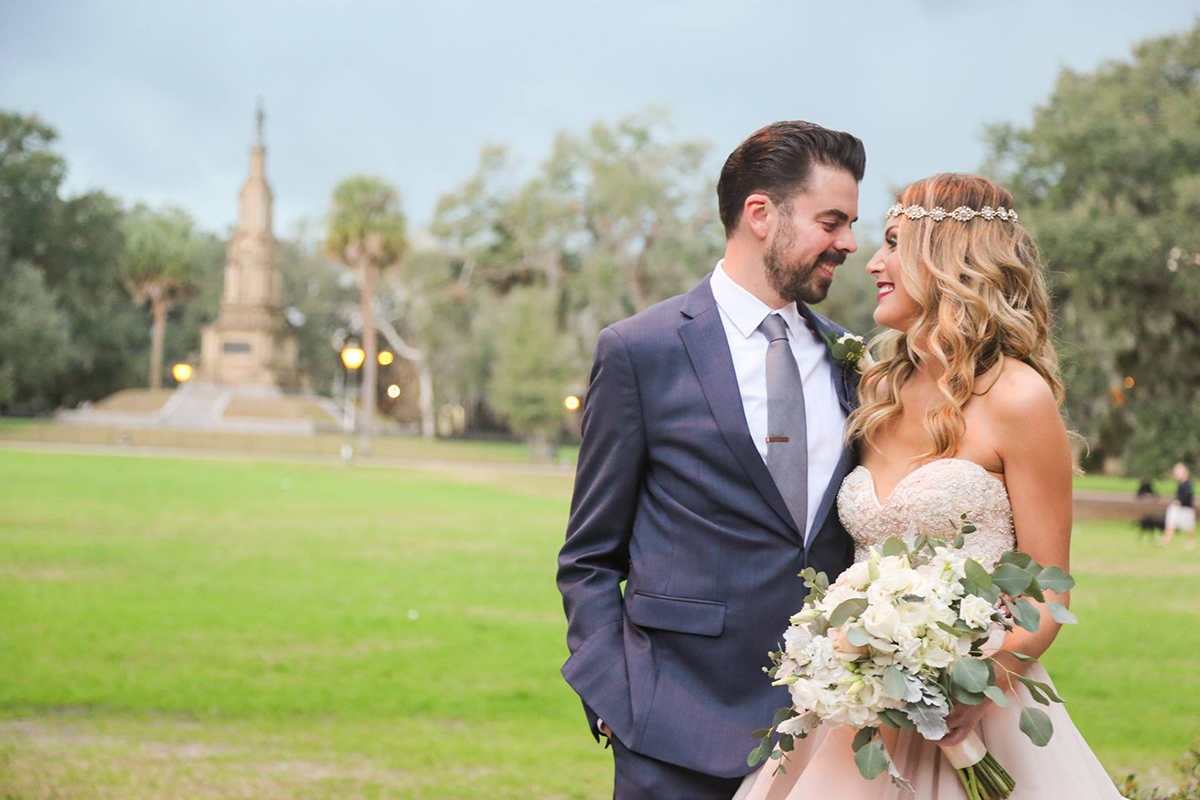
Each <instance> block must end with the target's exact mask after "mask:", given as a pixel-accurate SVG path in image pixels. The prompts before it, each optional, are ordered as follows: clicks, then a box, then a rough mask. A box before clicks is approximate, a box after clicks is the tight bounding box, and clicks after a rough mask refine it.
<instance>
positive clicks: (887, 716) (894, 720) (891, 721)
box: [879, 708, 913, 728]
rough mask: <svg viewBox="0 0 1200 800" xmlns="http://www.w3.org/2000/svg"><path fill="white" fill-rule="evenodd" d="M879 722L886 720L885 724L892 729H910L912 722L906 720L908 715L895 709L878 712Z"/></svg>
mask: <svg viewBox="0 0 1200 800" xmlns="http://www.w3.org/2000/svg"><path fill="white" fill-rule="evenodd" d="M879 717H880V719H881V720H886V722H887V724H888V725H889V726H890V727H892V728H911V727H913V722H912V720H910V719H909V718H908V715H907V714H905V713H904V712H903V711H900V710H898V709H895V708H885V709H883V710H882V711H880V712H879Z"/></svg>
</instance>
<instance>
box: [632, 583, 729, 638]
mask: <svg viewBox="0 0 1200 800" xmlns="http://www.w3.org/2000/svg"><path fill="white" fill-rule="evenodd" d="M625 609H626V612H627V613H628V614H629V619H630V620H631V621H632V622H633V624H635V625H637V626H639V627H642V628H659V629H661V630H665V631H676V632H678V633H694V634H697V635H699V636H720V635H721V631H723V630H724V629H725V604H724V603H717V602H714V601H712V600H693V599H691V598H688V597H667V596H666V595H661V594H643V593H642V592H638V591H634V593H633V597H631V598H628V599H627V600H626V601H625Z"/></svg>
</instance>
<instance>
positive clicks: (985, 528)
mask: <svg viewBox="0 0 1200 800" xmlns="http://www.w3.org/2000/svg"><path fill="white" fill-rule="evenodd" d="M1011 208H1012V196H1011V195H1010V194H1009V193H1008V192H1007V191H1006V190H1004V189H1003V188H1001V187H1000V186H997V185H996V184H995V183H993V182H991V181H989V180H987V179H985V178H980V177H976V176H972V175H957V174H948V175H935V176H933V177H931V178H926V179H924V180H921V181H917V182H916V183H914V184H912V185H911V186H909V187H908V188H906V189H905V190H904V191H903V192H901V193H900V196H899V203H898V204H897V205H896V206H893V207H892V209H891V210H890V211H889V212H888V219H887V226H886V229H885V231H884V244H883V246H882V247H881V248H880V250H879V252H878V253H876V254H875V255H874V256H873V257H872V259H871V261H870V263H868V265H867V271H868V272H869V273H870V274H871V275H872V276H874V277H875V279H876V281H877V285H878V287H879V298H878V307H877V308H876V310H875V321H876V322H877V323H878V324H879V325H881V326H884V327H886V328H889V329H890V330H889V331H888V332H887V333H885V334H884V335H883V336H882V337H881V347H880V351H881V352H882V353H883V357H882V359H881V360H880V361H879V362H877V363H875V364H874V365H872V366H871V367H869V368H868V369H867V370H866V372H865V374H864V375H863V377H862V380H861V383H860V385H859V400H860V405H859V407H858V409H857V410H856V411H855V412H854V413H853V414H852V415H851V417H850V419H849V420H848V422H847V436H848V437H849V438H850V439H852V440H853V441H854V442H856V443H857V446H858V448H859V451H860V456H861V463H860V466H858V467H857V468H856V469H855V470H854V471H853V472H851V473H850V475H848V476H847V478H846V480H845V481H844V482H843V484H842V486H841V489H840V491H839V494H838V513H839V514H840V515H841V518H842V522H843V524H844V525H845V527H846V530H847V531H849V532H850V535H851V536H852V537H853V538H854V543H855V558H856V560H862V559H863V558H865V556H866V554H867V551H868V548H869V547H870V546H871V545H873V544H879V543H882V542H883V541H884V540H885V539H887V538H888V537H890V536H904V535H905V534H906V533H908V532H909V531H910V530H912V529H913V528H914V527H923V528H925V529H933V530H935V531H936V530H939V529H940V530H942V531H943V532H944V531H945V530H947V529H948V527H949V526H950V525H951V524H952V523H951V520H952V519H954V518H957V517H958V515H959V514H960V513H961V512H962V510H964V509H969V511H970V514H971V519H972V522H973V523H974V524H975V525H976V527H977V528H978V531H977V532H976V533H974V534H972V535H970V536H968V537H967V543H966V547H965V549H966V553H965V554H966V555H969V556H972V557H974V558H975V559H976V560H978V561H980V562H981V563H983V564H984V566H985V567H987V568H989V569H990V568H991V567H992V566H993V565H994V564H995V562H996V560H997V559H998V558H999V557H1000V555H1001V554H1003V553H1004V552H1005V551H1008V550H1012V549H1019V550H1021V551H1022V552H1025V553H1028V554H1029V555H1031V556H1032V557H1033V559H1034V560H1035V561H1037V562H1038V563H1040V564H1043V565H1047V566H1048V565H1057V566H1059V567H1061V568H1062V569H1063V570H1067V569H1068V567H1069V564H1068V560H1069V555H1070V538H1071V479H1072V467H1071V453H1070V449H1069V447H1068V440H1067V431H1066V428H1065V427H1064V425H1063V422H1062V419H1061V417H1060V416H1059V413H1058V406H1059V403H1060V402H1061V400H1062V385H1061V384H1060V382H1059V379H1058V370H1057V359H1056V356H1055V352H1054V347H1053V345H1052V344H1051V341H1050V308H1049V300H1048V296H1047V291H1046V285H1045V282H1044V278H1043V275H1042V269H1041V266H1040V264H1039V261H1038V254H1037V249H1036V247H1035V246H1034V243H1033V241H1032V239H1031V238H1030V237H1029V234H1028V233H1027V232H1026V231H1025V230H1024V229H1023V228H1021V227H1020V225H1018V224H1017V215H1016V213H1015V212H1014V213H1011V214H1010V213H1009V209H1011ZM1046 594H1047V601H1050V600H1057V601H1059V602H1061V603H1064V604H1066V603H1067V602H1068V600H1069V597H1068V595H1067V594H1063V595H1054V594H1053V593H1051V592H1047V593H1046ZM1041 612H1042V614H1041V623H1040V626H1039V627H1038V630H1037V632H1036V633H1029V632H1027V631H1025V630H1023V629H1020V628H1017V629H1016V630H1014V631H1012V632H1011V633H1008V634H1007V635H1006V636H1003V635H1001V636H997V637H994V638H995V640H994V641H992V642H989V646H990V647H991V648H996V651H995V654H994V655H995V657H996V659H997V660H998V661H1000V662H1001V663H1002V664H1003V666H1004V667H1005V668H1007V669H1008V670H1011V671H1012V672H1013V673H1025V674H1027V675H1028V676H1029V677H1031V678H1034V679H1035V680H1039V681H1044V682H1049V678H1048V677H1047V676H1046V674H1045V672H1044V670H1043V668H1042V667H1041V665H1040V664H1036V663H1034V664H1028V663H1023V662H1021V661H1019V660H1018V659H1016V658H1015V657H1012V656H1009V655H1006V652H1017V653H1024V654H1028V655H1031V656H1034V657H1035V658H1036V657H1040V656H1041V655H1042V653H1044V652H1045V651H1046V649H1047V648H1049V647H1050V645H1051V644H1052V643H1053V641H1054V638H1055V636H1056V635H1057V633H1058V629H1059V624H1058V623H1057V622H1055V621H1054V620H1053V619H1052V618H1051V617H1050V615H1049V613H1048V612H1047V611H1046V609H1045V607H1044V605H1043V606H1042V607H1041ZM1085 624H1088V623H1087V622H1086V621H1085ZM1090 624H1098V623H1097V622H1096V621H1092V622H1091V623H1090ZM1001 634H1003V631H1001ZM1005 684H1006V682H1005V681H1004V680H1003V678H1001V686H1002V688H1005V689H1006V691H1007V692H1008V693H1009V694H1010V696H1012V697H1014V698H1016V699H1017V700H1018V702H1016V703H1013V704H1012V705H1011V706H1010V707H1008V708H1000V707H998V706H996V705H994V704H993V703H992V701H991V700H985V701H984V702H983V703H981V704H980V705H977V706H970V705H959V706H957V707H956V708H955V710H954V711H953V713H952V714H951V716H950V717H949V718H948V719H947V723H948V727H949V733H948V734H947V735H946V737H945V738H944V739H943V740H942V741H941V742H940V744H945V745H950V744H955V743H958V742H960V741H962V740H963V739H964V738H965V737H966V736H967V735H968V734H969V733H970V732H971V731H974V730H978V732H979V734H980V736H981V737H982V738H983V740H984V742H985V744H986V746H987V749H988V750H989V751H990V752H991V753H992V754H993V755H994V756H995V757H996V759H997V760H998V761H999V762H1000V763H1001V764H1003V765H1004V766H1005V767H1006V768H1007V769H1008V771H1009V773H1010V774H1011V775H1012V777H1013V778H1014V779H1015V781H1016V785H1017V788H1016V790H1015V791H1014V793H1013V795H1012V797H1013V798H1016V799H1017V800H1020V799H1021V798H1071V797H1087V798H1105V797H1113V798H1117V797H1119V796H1120V795H1119V794H1118V793H1117V791H1116V789H1115V787H1114V786H1113V784H1112V781H1111V780H1110V779H1109V777H1108V775H1107V774H1106V773H1105V771H1104V768H1103V767H1102V766H1101V765H1100V763H1099V761H1097V759H1096V757H1095V756H1094V755H1093V754H1092V752H1091V750H1090V749H1089V748H1088V746H1087V744H1086V742H1084V740H1083V738H1082V736H1080V734H1079V732H1078V730H1077V729H1076V728H1075V726H1074V725H1073V724H1072V722H1071V719H1070V717H1069V716H1068V715H1067V712H1066V710H1065V709H1064V708H1063V706H1061V705H1057V704H1055V705H1051V706H1050V707H1049V708H1045V709H1044V710H1045V711H1046V712H1047V713H1048V714H1049V715H1050V716H1051V719H1052V721H1053V724H1054V735H1053V738H1052V739H1051V741H1050V743H1049V744H1048V745H1047V746H1045V747H1035V746H1034V745H1033V744H1032V743H1031V742H1030V741H1029V740H1028V739H1027V738H1026V737H1025V735H1024V734H1023V733H1021V732H1020V730H1019V729H1018V715H1019V713H1020V706H1021V704H1026V705H1032V698H1031V697H1030V695H1029V692H1028V690H1027V689H1026V688H1025V687H1024V686H1023V685H1021V684H1019V683H1018V682H1017V681H1016V680H1015V679H1013V680H1012V684H1015V685H1007V686H1006V685H1005ZM1068 700H1069V698H1068ZM885 731H886V732H885V740H886V743H887V746H888V750H889V752H891V754H892V756H893V758H894V760H895V762H896V765H897V766H898V767H899V769H900V771H901V772H902V773H903V774H904V775H905V777H907V778H908V779H909V780H910V781H911V782H912V783H913V785H914V787H915V788H916V796H917V797H918V798H922V800H925V799H926V798H938V799H939V800H944V798H962V797H964V796H965V793H964V791H963V788H962V785H961V783H960V782H959V778H958V776H957V774H956V773H955V770H954V768H953V767H952V766H951V765H950V763H949V762H948V761H947V760H946V758H945V757H944V756H943V755H942V754H941V751H940V750H939V748H938V744H936V743H933V742H929V741H926V740H925V739H923V738H921V736H920V735H919V734H917V733H916V731H915V730H911V729H906V730H901V731H893V730H886V729H885ZM854 734H855V731H853V730H849V729H844V728H834V729H830V728H829V727H828V726H824V727H822V728H820V729H818V730H817V731H816V732H814V733H813V734H811V735H810V736H809V737H808V739H806V740H802V741H801V740H798V741H797V742H796V749H795V751H793V752H792V753H791V754H789V755H788V756H786V757H785V758H784V759H783V761H782V763H783V764H785V765H786V767H787V772H786V774H785V773H784V772H782V771H778V770H776V768H775V765H776V763H777V762H774V761H768V762H767V765H766V766H765V767H764V768H762V769H760V770H759V771H758V772H755V773H752V774H751V775H749V776H747V778H746V780H745V782H744V783H743V784H742V787H741V789H740V790H739V792H738V794H737V795H736V798H737V800H743V798H745V800H782V799H784V798H786V800H799V798H808V797H817V796H835V797H838V798H839V800H859V798H872V800H875V799H878V800H884V799H885V798H886V799H888V800H892V799H893V798H895V800H900V798H907V797H911V795H908V794H907V793H906V792H904V791H903V790H901V789H899V788H897V787H895V786H893V785H892V784H891V782H890V781H889V780H888V778H887V776H886V774H885V775H883V776H881V777H879V778H877V779H875V780H874V781H866V780H865V779H864V778H862V777H861V776H860V774H859V771H858V769H857V768H856V766H855V764H854V752H853V749H852V748H851V741H852V739H853V737H854Z"/></svg>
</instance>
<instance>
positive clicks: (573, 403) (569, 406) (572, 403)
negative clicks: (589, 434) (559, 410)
mask: <svg viewBox="0 0 1200 800" xmlns="http://www.w3.org/2000/svg"><path fill="white" fill-rule="evenodd" d="M579 405H580V403H579V398H578V397H576V396H575V395H573V394H569V395H567V397H566V399H565V400H563V408H565V409H566V410H567V411H578V410H579Z"/></svg>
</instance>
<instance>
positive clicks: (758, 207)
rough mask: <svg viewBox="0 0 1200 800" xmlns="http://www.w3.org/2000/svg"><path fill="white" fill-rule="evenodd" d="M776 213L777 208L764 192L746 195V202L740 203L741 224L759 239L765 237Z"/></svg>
mask: <svg viewBox="0 0 1200 800" xmlns="http://www.w3.org/2000/svg"><path fill="white" fill-rule="evenodd" d="M778 215H779V209H778V208H777V207H776V206H775V203H773V202H772V201H771V198H769V197H767V196H766V195H765V194H761V193H758V192H756V193H754V194H751V195H747V197H746V202H745V203H743V204H742V224H743V225H745V226H746V227H747V228H748V229H749V230H750V232H751V233H752V234H754V236H755V238H757V239H759V240H760V241H762V240H765V239H766V238H767V234H769V233H770V232H771V226H772V225H774V224H775V222H776V217H777V216H778Z"/></svg>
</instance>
